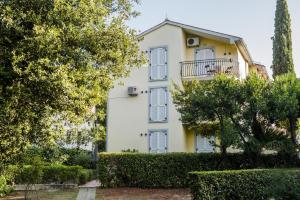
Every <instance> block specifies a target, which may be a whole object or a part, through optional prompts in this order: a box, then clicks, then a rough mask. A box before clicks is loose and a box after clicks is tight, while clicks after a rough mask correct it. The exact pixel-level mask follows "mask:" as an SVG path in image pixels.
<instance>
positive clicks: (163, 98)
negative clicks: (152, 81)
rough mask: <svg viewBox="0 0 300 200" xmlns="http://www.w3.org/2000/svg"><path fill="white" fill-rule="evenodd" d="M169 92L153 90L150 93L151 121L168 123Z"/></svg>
mask: <svg viewBox="0 0 300 200" xmlns="http://www.w3.org/2000/svg"><path fill="white" fill-rule="evenodd" d="M167 110H168V91H167V88H165V87H161V88H151V89H150V92H149V121H150V122H167V120H168V117H167Z"/></svg>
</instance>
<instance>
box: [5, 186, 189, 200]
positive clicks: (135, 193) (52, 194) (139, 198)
mask: <svg viewBox="0 0 300 200" xmlns="http://www.w3.org/2000/svg"><path fill="white" fill-rule="evenodd" d="M77 193H78V190H64V191H54V190H53V191H48V192H45V191H40V192H39V199H40V200H74V199H76V196H77ZM11 196H15V197H16V196H24V193H22V192H15V193H13V194H12V195H11ZM6 199H9V198H6ZM34 199H35V198H32V200H34ZM104 199H105V200H115V199H116V200H161V199H162V200H164V199H174V200H177V199H178V200H179V199H180V200H181V199H182V200H191V199H192V198H191V195H190V192H189V189H149V190H147V189H137V188H115V189H98V190H97V194H96V200H104ZM1 200H2V199H1Z"/></svg>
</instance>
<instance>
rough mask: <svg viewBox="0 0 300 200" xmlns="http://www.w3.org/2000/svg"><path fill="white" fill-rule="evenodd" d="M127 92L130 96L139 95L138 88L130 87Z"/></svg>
mask: <svg viewBox="0 0 300 200" xmlns="http://www.w3.org/2000/svg"><path fill="white" fill-rule="evenodd" d="M127 92H128V95H129V96H137V95H138V94H139V91H138V88H137V87H136V86H130V87H128V90H127Z"/></svg>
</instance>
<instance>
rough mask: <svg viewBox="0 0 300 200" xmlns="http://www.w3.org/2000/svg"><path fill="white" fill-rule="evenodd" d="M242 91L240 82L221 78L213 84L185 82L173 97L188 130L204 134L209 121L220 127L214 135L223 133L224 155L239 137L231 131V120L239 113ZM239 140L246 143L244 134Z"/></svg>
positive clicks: (212, 82) (213, 81)
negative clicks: (204, 127)
mask: <svg viewBox="0 0 300 200" xmlns="http://www.w3.org/2000/svg"><path fill="white" fill-rule="evenodd" d="M239 87H240V86H239V81H238V80H236V79H234V78H230V77H227V76H226V75H219V76H217V77H216V78H214V79H213V80H211V81H194V82H185V83H184V88H182V89H180V88H179V87H178V86H177V87H176V90H175V91H174V93H173V97H174V103H175V105H176V106H177V110H178V111H179V112H180V113H181V120H182V122H183V123H184V124H185V125H186V126H188V127H189V128H191V129H199V128H200V129H202V131H200V132H201V133H204V132H205V131H203V126H207V121H213V122H215V123H217V124H218V125H217V128H215V132H216V133H218V132H219V133H220V135H219V136H221V137H220V138H221V141H220V142H221V144H220V148H221V151H222V153H224V154H225V153H226V149H227V148H228V147H229V146H231V145H234V143H235V141H236V134H240V132H234V131H232V129H231V130H229V128H228V127H229V126H230V124H229V123H230V122H229V123H228V121H229V120H228V119H230V117H231V116H233V115H235V114H236V112H238V111H239V109H240V105H239V102H240V98H241V95H240V93H239V90H240V89H239ZM205 123H206V125H205ZM215 123H214V124H215ZM201 127H202V128H201ZM240 137H241V139H242V140H243V141H244V142H246V141H245V138H244V137H243V135H242V134H240Z"/></svg>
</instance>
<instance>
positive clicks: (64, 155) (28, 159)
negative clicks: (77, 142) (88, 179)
mask: <svg viewBox="0 0 300 200" xmlns="http://www.w3.org/2000/svg"><path fill="white" fill-rule="evenodd" d="M33 157H40V158H41V159H42V161H43V162H48V163H57V164H64V165H79V166H82V167H83V168H88V169H90V168H94V167H95V166H94V165H93V160H92V152H91V151H87V150H83V149H77V148H70V149H69V148H63V147H59V146H53V147H36V146H32V147H30V148H29V149H27V150H26V151H25V152H24V153H22V154H20V155H19V156H18V157H17V159H16V161H15V163H20V164H25V165H31V163H32V158H33Z"/></svg>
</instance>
